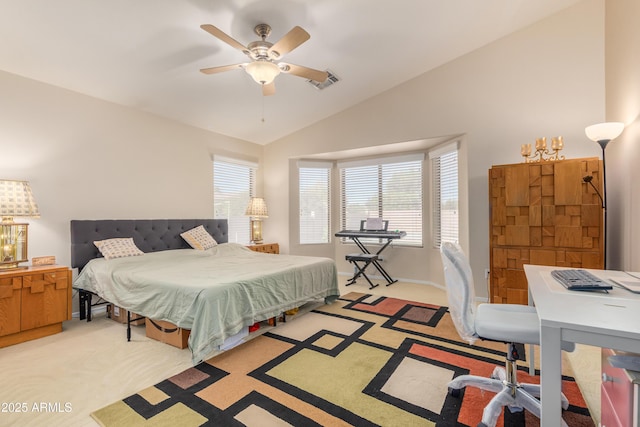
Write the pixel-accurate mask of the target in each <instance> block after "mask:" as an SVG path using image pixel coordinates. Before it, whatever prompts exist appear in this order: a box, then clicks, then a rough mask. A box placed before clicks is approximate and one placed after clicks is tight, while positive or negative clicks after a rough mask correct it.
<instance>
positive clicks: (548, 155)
mask: <svg viewBox="0 0 640 427" xmlns="http://www.w3.org/2000/svg"><path fill="white" fill-rule="evenodd" d="M563 148H564V141H563V140H562V137H561V136H554V137H553V138H551V150H549V149H548V148H547V138H545V137H542V138H536V151H535V152H533V154H532V152H531V144H522V145H521V146H520V154H521V155H522V157H524V162H525V163H534V162H548V161H555V160H564V156H561V155H560V151H562V149H563Z"/></svg>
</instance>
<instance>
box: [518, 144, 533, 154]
mask: <svg viewBox="0 0 640 427" xmlns="http://www.w3.org/2000/svg"><path fill="white" fill-rule="evenodd" d="M520 154H522V155H523V156H524V157H528V156H530V155H531V144H522V145H521V146H520Z"/></svg>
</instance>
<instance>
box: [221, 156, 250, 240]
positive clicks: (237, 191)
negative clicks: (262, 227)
mask: <svg viewBox="0 0 640 427" xmlns="http://www.w3.org/2000/svg"><path fill="white" fill-rule="evenodd" d="M257 169H258V164H257V163H254V162H249V161H245V160H240V159H234V158H230V157H224V156H214V158H213V208H214V218H222V219H227V221H228V225H229V234H228V236H229V242H231V243H240V244H248V243H250V240H251V226H250V219H249V217H248V216H245V214H244V212H245V210H246V208H247V205H248V204H249V200H250V199H251V197H254V196H255V194H256V172H257ZM216 178H218V179H217V180H218V181H220V180H222V181H223V182H222V183H220V182H218V183H216V181H217V180H216ZM234 186H235V188H234ZM225 187H226V190H227V191H222V189H223V188H225ZM223 204H224V205H223ZM223 206H224V207H223Z"/></svg>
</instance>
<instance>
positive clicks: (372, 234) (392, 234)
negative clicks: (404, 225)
mask: <svg viewBox="0 0 640 427" xmlns="http://www.w3.org/2000/svg"><path fill="white" fill-rule="evenodd" d="M406 235H407V233H406V232H404V231H386V230H342V231H339V232H337V233H336V234H335V236H336V237H347V238H349V239H351V240H353V242H354V243H355V244H356V245H357V246H358V248H360V250H361V251H362V253H363V254H370V253H371V252H369V250H368V249H367V247H366V246H365V245H364V244H363V243H362V241H361V240H360V239H364V238H377V239H386V240H387V242H386V243H385V244H384V245H382V247H380V249H378V251H377V252H375V254H376V255H380V254H381V253H382V251H384V250H385V249H386V248H387V246H389V245H390V244H391V242H392V241H393V240H395V239H402V238H403V237H404V236H406ZM372 264H373V265H374V267H375V268H376V269H377V270H378V272H379V273H380V274H382V277H384V279H385V280H386V281H387V286H389V285H391V284H392V283H395V282H397V280H394V279H393V278H392V277H391V276H389V273H387V272H386V271H385V269H384V268H382V266H381V265H380V261H379V260H374V261H373V262H372Z"/></svg>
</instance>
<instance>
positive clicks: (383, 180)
mask: <svg viewBox="0 0 640 427" xmlns="http://www.w3.org/2000/svg"><path fill="white" fill-rule="evenodd" d="M424 158H425V155H424V153H412V154H401V155H396V156H387V157H376V158H370V159H363V160H348V161H339V162H338V168H339V170H340V226H341V228H342V229H358V228H359V227H360V221H361V220H365V219H367V217H371V218H382V219H383V220H388V221H389V230H401V231H406V232H407V236H406V237H405V238H403V239H398V240H395V241H394V243H393V244H394V246H412V247H422V246H423V244H424V230H423V197H424V196H423V194H424V182H423V175H424ZM411 167H419V170H418V172H417V173H416V174H415V176H414V177H411V178H409V180H410V182H411V184H410V188H412V189H413V190H414V195H413V197H411V196H410V199H409V200H408V201H407V202H408V203H409V204H413V205H415V208H414V210H413V211H406V212H404V213H402V212H400V211H399V210H398V209H397V206H394V205H393V203H392V202H390V201H391V200H393V199H394V193H390V192H389V191H388V190H386V189H385V186H386V185H387V184H388V183H389V182H390V181H389V180H390V179H391V178H392V177H393V176H394V175H393V174H394V173H397V172H400V171H407V170H410V168H411ZM396 168H397V169H396ZM360 173H362V174H363V175H362V177H363V178H364V177H365V176H366V174H370V175H371V177H372V181H373V182H374V183H373V185H372V186H371V187H369V190H373V191H374V192H377V194H376V195H375V196H374V195H369V196H364V197H373V198H374V199H376V203H377V206H373V207H371V206H370V208H371V209H367V208H366V207H365V208H363V210H362V212H361V213H360V214H355V213H353V212H352V209H353V208H354V207H355V206H357V203H355V204H354V203H353V201H354V200H356V201H357V198H358V195H357V194H356V190H357V188H356V187H353V188H347V187H348V186H349V183H347V182H346V180H347V179H349V177H348V175H349V174H351V175H352V176H353V178H352V180H353V181H354V183H353V185H356V186H357V179H358V178H357V175H358V174H360ZM348 192H353V194H354V196H353V197H352V202H351V203H349V202H347V201H346V198H348V197H349V195H348V194H347V193H348ZM360 203H361V204H363V203H367V202H366V201H365V200H361V201H360ZM350 208H351V209H350ZM394 208H395V209H394ZM350 211H351V212H350ZM411 212H412V213H411ZM378 240H379V239H375V240H373V241H371V242H370V243H372V242H378ZM341 241H342V242H343V243H348V241H347V240H345V239H342V240H341Z"/></svg>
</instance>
